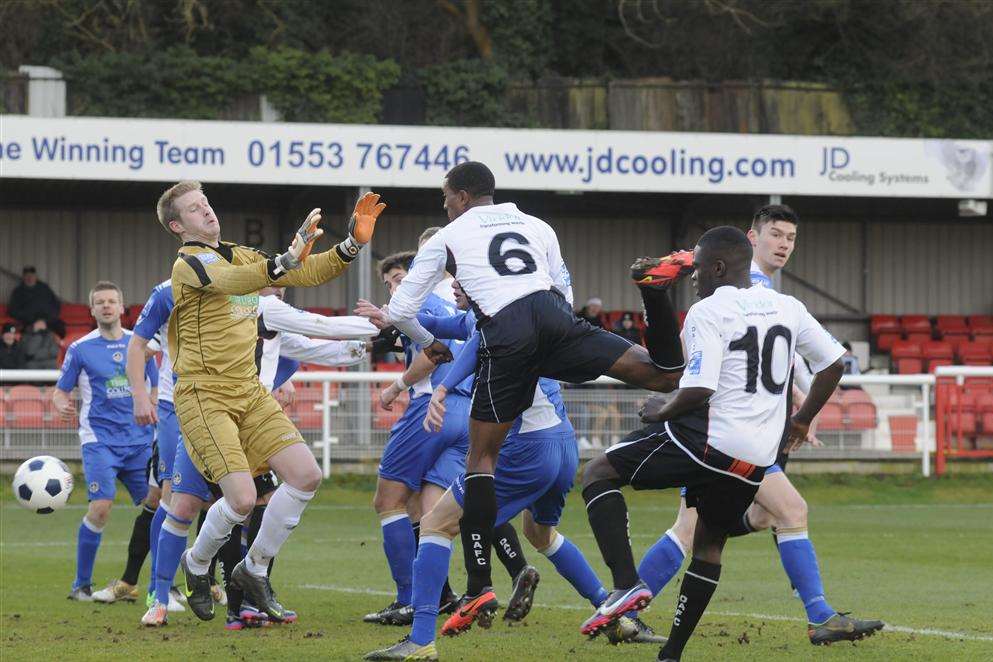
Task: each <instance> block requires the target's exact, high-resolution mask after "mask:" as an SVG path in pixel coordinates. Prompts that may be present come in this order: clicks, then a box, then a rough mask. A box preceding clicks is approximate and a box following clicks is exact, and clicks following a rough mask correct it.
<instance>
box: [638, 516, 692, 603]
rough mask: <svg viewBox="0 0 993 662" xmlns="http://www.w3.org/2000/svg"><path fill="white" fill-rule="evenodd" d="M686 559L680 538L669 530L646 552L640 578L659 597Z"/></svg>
mask: <svg viewBox="0 0 993 662" xmlns="http://www.w3.org/2000/svg"><path fill="white" fill-rule="evenodd" d="M684 558H686V553H685V552H684V551H683V547H682V545H680V544H679V538H677V537H676V534H675V533H673V532H672V529H669V530H668V531H666V532H665V535H664V536H662V537H661V538H659V539H658V541H657V542H656V543H655V544H654V545H652V546H651V547H649V548H648V551H647V552H645V556H644V558H642V559H641V564H640V565H639V566H638V576H639V577H641V581H643V582H645V583H646V584H648V588H650V589H652V595H658V594H659V592H660V591H661V590H662V589H663V588H665V585H666V584H668V583H669V580H670V579H672V578H673V577H675V576H676V573H677V572H679V568H680V567H681V566H682V565H683V559H684Z"/></svg>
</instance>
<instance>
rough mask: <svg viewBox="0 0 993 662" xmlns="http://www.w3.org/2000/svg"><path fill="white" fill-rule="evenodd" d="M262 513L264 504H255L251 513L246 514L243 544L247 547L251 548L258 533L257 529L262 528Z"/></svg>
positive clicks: (263, 512)
mask: <svg viewBox="0 0 993 662" xmlns="http://www.w3.org/2000/svg"><path fill="white" fill-rule="evenodd" d="M263 514H265V506H255V507H254V508H252V514H251V515H249V516H248V532H247V533H246V534H245V545H246V546H247V547H248V549H251V548H252V545H253V544H254V543H255V539H256V538H257V537H258V535H259V529H261V528H262V515H263Z"/></svg>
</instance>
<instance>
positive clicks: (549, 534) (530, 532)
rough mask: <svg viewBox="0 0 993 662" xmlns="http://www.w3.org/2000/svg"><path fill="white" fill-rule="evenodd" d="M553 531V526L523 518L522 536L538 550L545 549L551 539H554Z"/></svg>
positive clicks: (550, 542)
mask: <svg viewBox="0 0 993 662" xmlns="http://www.w3.org/2000/svg"><path fill="white" fill-rule="evenodd" d="M555 533H556V531H555V527H554V526H548V525H547V524H538V523H537V522H535V521H534V520H532V519H525V520H524V537H525V538H527V539H528V542H529V543H531V546H532V547H534V548H535V549H537V550H538V551H541V550H544V549H547V548H548V546H549V545H551V544H552V541H553V540H554V539H555Z"/></svg>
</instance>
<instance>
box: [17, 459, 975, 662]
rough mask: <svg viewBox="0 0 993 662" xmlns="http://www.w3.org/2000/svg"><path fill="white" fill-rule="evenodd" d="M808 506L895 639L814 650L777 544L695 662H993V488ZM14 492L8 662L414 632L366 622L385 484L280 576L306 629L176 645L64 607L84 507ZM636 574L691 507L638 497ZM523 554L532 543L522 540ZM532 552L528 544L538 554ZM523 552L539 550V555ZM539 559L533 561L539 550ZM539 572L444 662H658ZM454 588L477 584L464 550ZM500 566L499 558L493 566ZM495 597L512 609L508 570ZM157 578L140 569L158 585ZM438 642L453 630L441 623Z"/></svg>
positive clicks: (331, 643) (723, 603) (314, 516)
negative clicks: (531, 585)
mask: <svg viewBox="0 0 993 662" xmlns="http://www.w3.org/2000/svg"><path fill="white" fill-rule="evenodd" d="M795 480H796V483H797V485H798V487H799V489H800V491H801V493H803V494H804V495H805V497H806V498H807V500H808V502H809V504H810V529H811V538H812V539H813V541H814V544H815V545H816V548H817V552H818V555H819V557H820V563H821V568H822V571H823V574H824V580H825V588H826V593H827V597H828V600H829V601H830V602H831V604H832V605H833V606H834V607H835V608H836V609H840V610H846V611H847V610H849V609H850V610H852V611H854V612H855V614H857V615H859V616H863V617H866V618H881V619H883V620H884V621H886V622H887V624H888V625H889V626H890V627H888V629H887V630H884V631H883V632H882V633H880V634H877V635H876V636H875V637H872V638H870V639H867V640H865V641H863V642H860V643H858V644H854V645H853V644H849V643H844V644H835V645H833V646H831V647H826V648H814V647H812V646H811V645H810V644H809V643H808V642H807V639H806V628H805V621H804V619H803V609H802V606H801V605H800V603H799V601H798V600H797V599H795V598H793V597H792V595H791V593H790V591H789V585H788V582H787V580H786V577H785V575H784V573H783V570H782V568H781V566H780V563H779V557H778V554H776V552H775V550H774V549H773V545H772V543H771V541H770V539H769V535H768V534H757V535H752V536H747V537H744V538H737V539H734V540H732V541H731V542H730V543H729V544H728V547H727V550H726V552H725V559H724V572H723V575H722V578H721V584H720V587H719V588H718V590H717V593H716V595H715V596H714V600H713V602H712V603H711V608H710V611H709V612H708V613H707V614H706V615H705V616H704V618H703V621H702V622H701V624H700V627H699V628H698V629H697V633H696V634H695V636H694V638H693V639H692V640H691V641H690V644H689V646H688V647H687V649H686V653H685V655H684V660H687V661H688V662H689V661H692V660H714V659H721V660H725V659H726V660H801V659H802V660H813V659H817V660H886V661H889V660H957V661H964V660H977V661H978V660H991V659H993V624H991V616H993V595H991V591H993V554H991V551H990V550H993V477H988V476H978V477H959V478H951V479H943V480H940V481H937V480H931V481H925V480H922V479H915V478H894V477H889V478H873V477H847V476H846V477H840V478H830V477H819V478H818V477H804V476H798V477H796V479H795ZM4 483H5V485H4V487H3V490H2V492H0V497H2V500H0V556H2V558H0V657H2V658H3V659H5V660H69V659H71V660H90V659H94V660H95V659H103V660H106V659H132V660H135V659H144V660H197V659H241V660H261V659H265V660H305V659H323V660H357V659H361V657H362V655H363V654H364V653H365V652H367V651H369V650H372V649H374V648H381V647H384V646H387V645H389V644H391V643H393V642H395V641H396V640H398V639H399V638H400V637H401V636H403V635H404V634H406V629H403V628H388V627H382V626H374V625H367V624H364V623H362V622H360V619H361V616H362V615H363V614H364V613H366V612H369V611H374V610H376V609H379V608H380V607H382V606H383V605H385V604H386V603H388V602H390V601H391V600H392V592H391V591H392V582H391V581H390V577H389V571H388V569H387V566H386V561H385V559H384V557H383V553H382V549H381V544H380V535H379V525H378V521H377V518H376V516H375V514H374V513H373V511H372V508H371V506H370V502H371V498H372V492H371V481H369V480H367V479H357V480H352V481H342V480H337V479H335V480H332V481H331V482H330V484H327V485H325V486H324V488H323V490H322V491H321V493H320V494H319V495H318V497H317V499H316V500H315V503H314V504H313V505H312V506H311V507H310V508H309V509H308V511H307V513H306V514H305V515H304V518H303V521H302V523H301V524H300V526H299V527H298V528H297V530H296V531H295V532H294V535H293V536H292V537H291V538H290V541H289V543H288V544H287V546H286V548H285V549H284V551H283V553H282V554H281V556H280V557H279V559H278V560H277V562H276V567H275V571H274V573H273V580H274V585H275V587H276V588H277V590H278V591H279V595H280V599H281V600H282V601H283V603H284V604H286V605H287V606H288V607H291V608H293V609H296V610H297V611H299V612H300V613H301V617H300V621H299V622H298V623H297V624H295V625H292V626H284V627H271V628H267V629H265V630H247V631H242V632H226V631H225V630H224V629H223V622H224V621H223V611H220V610H219V611H218V614H217V617H216V618H215V619H214V620H213V621H211V622H200V621H198V620H196V619H195V618H194V617H193V616H192V615H191V614H189V612H187V613H185V614H176V615H173V616H172V618H171V620H170V623H169V626H168V627H167V628H164V629H162V630H149V629H144V628H142V627H141V626H140V625H139V622H138V621H139V618H140V617H141V615H142V613H144V606H143V605H135V604H126V603H122V604H114V605H97V604H79V603H74V602H68V601H67V600H66V599H65V596H66V594H67V593H68V591H69V586H70V583H71V581H72V577H73V575H74V565H75V535H76V528H77V527H78V524H79V520H80V518H81V517H82V515H83V505H84V504H83V498H85V496H84V494H83V492H82V491H81V490H77V494H76V495H74V498H73V500H72V506H71V507H69V508H67V509H65V510H62V511H60V512H58V513H55V514H52V515H47V516H39V515H34V514H32V513H29V512H28V511H26V510H23V509H21V508H19V507H18V506H17V505H16V503H15V502H14V499H13V496H12V495H11V493H10V489H9V481H8V480H5V481H4ZM627 496H628V504H629V506H630V508H631V532H632V537H633V543H634V545H635V554H636V558H637V557H638V555H640V554H641V553H642V552H643V551H644V550H645V549H646V548H647V547H648V546H649V545H650V544H651V543H652V542H653V541H654V540H655V539H656V538H657V537H658V536H659V535H660V534H661V533H663V532H664V531H665V529H666V528H668V526H669V525H670V523H671V522H672V520H673V517H674V515H675V512H676V503H677V496H676V494H675V492H670V493H633V492H629V493H628V494H627ZM135 514H136V511H135V510H133V509H132V508H131V507H130V506H129V505H126V504H124V503H120V504H118V505H116V506H115V512H114V513H113V514H112V516H111V522H110V524H109V525H108V527H107V529H106V531H105V532H104V538H103V546H102V548H101V550H100V554H99V556H98V557H97V564H96V570H95V573H94V579H95V581H96V582H97V583H98V584H103V583H104V582H106V581H108V580H110V579H111V578H113V577H116V576H119V574H118V573H120V572H121V571H122V570H123V566H124V560H125V554H126V547H127V540H128V537H129V535H130V530H131V525H132V521H133V519H134V516H135ZM561 530H562V531H563V533H564V534H565V535H567V536H568V537H570V538H571V539H572V540H573V541H574V542H576V543H577V544H578V545H579V546H580V547H581V548H582V549H583V551H584V552H585V553H586V555H587V557H588V558H589V559H590V561H591V563H592V564H593V566H594V568H595V569H596V570H597V572H598V573H599V575H600V577H601V579H603V580H604V581H609V573H608V572H607V569H606V568H605V567H604V565H603V563H602V561H601V559H600V556H599V553H598V552H597V548H596V543H595V541H594V540H593V537H592V534H591V532H590V529H589V525H588V524H587V522H586V518H585V512H584V508H583V505H582V501H581V499H580V498H579V496H578V494H575V493H574V494H573V495H572V498H571V499H570V502H569V504H568V505H567V507H566V512H565V517H564V520H563V523H562V526H561ZM521 538H522V541H523V535H522V536H521ZM525 544H526V543H525ZM526 549H527V548H526ZM528 551H530V550H528ZM528 556H529V560H530V562H531V563H532V564H533V565H535V566H537V567H538V569H539V570H540V572H541V574H542V581H541V585H540V586H539V588H538V593H537V596H536V602H537V603H538V604H537V605H536V606H535V608H534V609H533V610H532V612H531V614H530V616H529V617H528V618H527V621H526V623H525V624H522V625H518V626H515V627H508V626H507V625H505V624H504V623H503V622H502V621H501V620H499V619H498V620H497V622H496V623H495V624H494V626H493V628H492V629H491V630H489V631H485V630H480V629H478V628H474V629H473V630H472V631H470V632H469V633H467V634H465V635H462V636H461V637H458V638H455V639H444V640H440V641H439V642H438V649H439V653H440V655H441V659H442V660H474V661H479V660H499V659H505V660H514V661H517V660H544V661H551V660H565V659H569V660H574V661H577V662H578V661H580V660H597V661H601V660H621V659H623V660H639V659H641V660H654V659H655V656H656V654H657V652H658V649H657V647H654V646H632V645H626V646H620V647H612V646H609V645H608V644H607V643H606V641H605V640H604V639H603V638H600V639H597V640H592V641H590V640H586V639H585V638H583V637H582V636H581V635H580V634H579V631H578V628H579V624H580V623H581V622H582V621H583V619H584V618H586V616H587V615H588V614H589V613H590V611H591V610H590V608H589V606H588V605H586V604H584V601H583V600H582V599H581V598H580V597H579V596H577V595H576V594H575V593H574V592H573V590H572V588H571V587H570V586H569V585H568V584H567V583H566V582H565V580H563V579H561V578H560V577H559V576H558V575H557V574H556V573H555V570H554V568H553V567H552V565H551V564H550V563H549V562H548V561H547V560H546V559H545V558H544V557H543V556H541V555H540V554H537V553H530V554H529V555H528ZM453 559H454V562H453V566H452V571H451V576H452V584H453V585H454V586H455V587H456V588H458V587H459V586H464V577H465V573H464V571H463V570H461V569H460V567H461V551H460V550H459V549H456V552H455V555H454V556H453ZM494 561H495V562H496V559H495V557H494ZM497 571H498V572H497V573H495V577H496V578H498V581H497V590H498V595H500V596H501V597H502V598H503V599H506V596H507V595H508V594H509V581H508V580H507V577H506V573H503V572H502V569H501V568H500V567H499V565H498V566H497ZM147 576H148V567H147V564H146V567H145V568H144V570H143V574H142V581H143V582H144V581H146V579H147ZM680 578H681V575H680V576H678V577H677V579H676V580H675V581H674V582H673V584H670V586H668V587H667V588H666V589H665V591H664V592H663V593H662V595H661V596H659V597H658V598H657V599H656V602H655V603H654V605H653V607H652V608H651V609H650V610H649V611H648V612H646V613H645V615H644V617H645V620H646V621H647V622H648V623H649V624H651V625H652V626H653V627H655V628H656V629H657V630H658V631H660V632H662V633H663V634H665V633H667V631H668V621H669V619H670V617H671V613H672V608H673V604H674V596H675V591H676V589H677V586H678V581H679V579H680ZM439 627H440V621H439Z"/></svg>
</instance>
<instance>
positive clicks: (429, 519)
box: [421, 510, 459, 538]
mask: <svg viewBox="0 0 993 662" xmlns="http://www.w3.org/2000/svg"><path fill="white" fill-rule="evenodd" d="M426 532H434V533H440V534H441V535H444V536H445V537H447V538H454V537H455V536H457V535H458V534H459V520H458V519H457V518H454V517H447V516H445V515H443V514H442V513H440V512H438V511H437V510H432V511H431V512H429V513H428V514H427V515H425V516H424V517H423V518H422V519H421V536H424V535H425V534H426Z"/></svg>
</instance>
